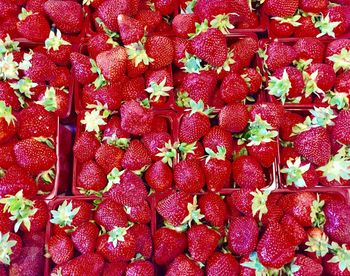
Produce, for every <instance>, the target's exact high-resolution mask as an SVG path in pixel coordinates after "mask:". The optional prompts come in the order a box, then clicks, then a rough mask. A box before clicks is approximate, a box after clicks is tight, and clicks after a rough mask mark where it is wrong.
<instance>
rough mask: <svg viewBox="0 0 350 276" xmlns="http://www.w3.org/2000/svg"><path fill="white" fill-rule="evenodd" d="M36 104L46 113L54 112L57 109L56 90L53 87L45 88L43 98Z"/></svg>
mask: <svg viewBox="0 0 350 276" xmlns="http://www.w3.org/2000/svg"><path fill="white" fill-rule="evenodd" d="M36 103H37V104H40V105H42V106H43V107H44V108H45V109H46V110H47V111H49V112H55V111H56V110H57V108H58V104H57V97H56V89H55V88H54V87H46V90H45V94H44V97H43V98H42V99H41V100H40V101H36Z"/></svg>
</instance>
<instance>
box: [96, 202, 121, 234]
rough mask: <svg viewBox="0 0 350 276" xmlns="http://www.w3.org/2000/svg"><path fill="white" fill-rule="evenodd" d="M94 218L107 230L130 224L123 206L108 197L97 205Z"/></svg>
mask: <svg viewBox="0 0 350 276" xmlns="http://www.w3.org/2000/svg"><path fill="white" fill-rule="evenodd" d="M94 219H95V221H96V223H98V224H99V225H101V226H103V227H104V228H105V229H106V230H107V231H111V230H113V227H115V226H117V227H126V226H127V225H128V218H127V215H126V213H125V211H124V208H123V206H122V205H120V204H118V203H116V202H114V201H113V200H111V199H108V198H106V199H104V200H103V201H102V202H101V203H100V204H99V205H98V206H97V209H96V212H95V217H94Z"/></svg>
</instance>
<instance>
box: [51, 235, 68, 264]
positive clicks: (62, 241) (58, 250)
mask: <svg viewBox="0 0 350 276" xmlns="http://www.w3.org/2000/svg"><path fill="white" fill-rule="evenodd" d="M47 245H48V251H49V254H50V256H51V259H52V261H53V262H54V263H55V264H63V263H65V262H67V261H69V260H70V259H72V258H73V255H74V246H73V242H72V240H71V239H70V238H69V237H67V236H65V235H55V236H52V237H50V239H49V241H48V243H47Z"/></svg>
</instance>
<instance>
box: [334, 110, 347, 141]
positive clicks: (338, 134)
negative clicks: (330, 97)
mask: <svg viewBox="0 0 350 276" xmlns="http://www.w3.org/2000/svg"><path fill="white" fill-rule="evenodd" d="M349 118H350V112H349V111H348V110H342V111H340V113H339V115H338V117H337V118H336V119H335V126H334V127H333V139H335V140H336V141H338V142H339V143H342V144H345V145H350V132H349V128H348V126H349Z"/></svg>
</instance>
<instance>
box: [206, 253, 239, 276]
mask: <svg viewBox="0 0 350 276" xmlns="http://www.w3.org/2000/svg"><path fill="white" fill-rule="evenodd" d="M239 270H240V267H239V264H238V262H237V261H236V259H235V258H234V257H233V256H232V255H231V254H227V253H221V252H215V253H214V254H213V255H211V257H210V258H209V259H208V261H207V265H206V275H208V276H214V275H219V274H220V273H223V275H232V276H238V275H239Z"/></svg>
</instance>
